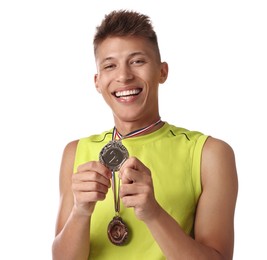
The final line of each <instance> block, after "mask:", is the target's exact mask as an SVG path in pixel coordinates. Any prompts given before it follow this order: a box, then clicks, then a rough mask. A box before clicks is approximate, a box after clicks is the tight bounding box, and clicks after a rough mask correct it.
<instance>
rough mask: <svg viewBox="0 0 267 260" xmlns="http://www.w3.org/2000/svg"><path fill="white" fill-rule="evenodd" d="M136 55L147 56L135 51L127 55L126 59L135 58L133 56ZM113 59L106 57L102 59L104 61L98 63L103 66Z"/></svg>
mask: <svg viewBox="0 0 267 260" xmlns="http://www.w3.org/2000/svg"><path fill="white" fill-rule="evenodd" d="M137 55H143V56H147V54H146V53H145V52H143V51H135V52H132V53H130V54H129V55H128V58H133V57H135V56H137ZM114 59H116V58H114V57H112V56H109V57H106V58H104V59H103V60H102V61H101V62H100V64H103V63H104V62H106V61H111V60H114Z"/></svg>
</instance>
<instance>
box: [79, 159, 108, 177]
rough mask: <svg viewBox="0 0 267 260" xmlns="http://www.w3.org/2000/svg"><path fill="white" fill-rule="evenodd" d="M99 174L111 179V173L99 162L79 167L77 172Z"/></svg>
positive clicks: (87, 163)
mask: <svg viewBox="0 0 267 260" xmlns="http://www.w3.org/2000/svg"><path fill="white" fill-rule="evenodd" d="M86 171H92V172H98V173H99V174H101V175H102V176H104V177H105V178H107V179H110V178H111V171H110V170H109V169H108V168H107V167H105V166H104V165H103V164H102V163H100V162H98V161H90V162H86V163H84V164H81V165H79V166H78V169H77V172H86Z"/></svg>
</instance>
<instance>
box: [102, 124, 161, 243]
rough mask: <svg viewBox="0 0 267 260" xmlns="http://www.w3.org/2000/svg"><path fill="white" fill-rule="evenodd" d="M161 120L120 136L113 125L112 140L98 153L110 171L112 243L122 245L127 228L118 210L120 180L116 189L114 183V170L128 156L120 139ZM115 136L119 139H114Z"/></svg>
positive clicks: (110, 237) (110, 227)
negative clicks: (113, 207)
mask: <svg viewBox="0 0 267 260" xmlns="http://www.w3.org/2000/svg"><path fill="white" fill-rule="evenodd" d="M160 122H161V120H160V119H159V120H158V121H157V122H155V123H153V124H151V125H149V126H147V127H144V128H142V129H139V130H136V131H133V132H131V133H129V134H127V135H126V136H124V137H123V136H122V135H120V134H119V132H117V130H116V128H115V127H114V130H113V137H112V141H110V142H109V143H108V144H107V145H105V146H104V147H103V148H102V150H101V151H100V154H99V161H100V162H101V163H102V164H103V165H105V166H106V167H107V168H108V169H109V170H110V171H111V172H112V189H113V194H114V206H115V214H116V216H115V217H114V218H113V219H112V220H111V222H110V223H109V225H108V230H107V233H108V238H109V240H110V241H111V242H112V243H113V244H114V245H117V246H119V245H123V244H125V242H126V240H127V238H128V228H127V226H126V224H125V222H123V220H122V218H121V217H120V216H119V212H120V199H119V188H120V180H119V183H118V189H117V187H116V186H117V185H116V178H115V172H117V171H119V170H120V168H121V166H122V165H123V163H124V162H125V161H126V160H127V159H128V158H129V153H128V151H127V149H126V147H125V146H124V145H123V144H122V142H121V139H124V138H129V137H133V136H136V135H140V134H142V133H144V132H146V131H148V130H149V129H151V128H152V127H154V126H156V125H158V124H159V123H160ZM116 137H118V138H119V140H116Z"/></svg>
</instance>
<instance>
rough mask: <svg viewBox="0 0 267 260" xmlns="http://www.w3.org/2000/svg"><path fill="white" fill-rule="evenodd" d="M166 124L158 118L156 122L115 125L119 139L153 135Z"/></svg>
mask: <svg viewBox="0 0 267 260" xmlns="http://www.w3.org/2000/svg"><path fill="white" fill-rule="evenodd" d="M163 124H164V122H162V121H161V120H160V117H159V116H158V117H157V118H156V119H154V120H151V119H150V120H147V121H146V122H142V123H140V122H124V123H123V124H115V129H116V132H117V136H118V137H119V138H127V137H131V136H137V135H143V134H149V133H152V132H154V131H156V130H158V129H159V128H161V127H162V125H163Z"/></svg>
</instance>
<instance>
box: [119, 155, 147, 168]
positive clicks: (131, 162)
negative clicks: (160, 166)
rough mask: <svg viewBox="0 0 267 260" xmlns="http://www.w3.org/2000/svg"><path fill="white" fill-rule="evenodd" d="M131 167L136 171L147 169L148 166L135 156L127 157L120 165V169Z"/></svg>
mask: <svg viewBox="0 0 267 260" xmlns="http://www.w3.org/2000/svg"><path fill="white" fill-rule="evenodd" d="M125 168H131V169H134V170H137V171H149V170H148V168H147V167H146V166H145V165H144V164H143V163H142V162H141V161H140V160H139V159H137V158H136V157H130V158H128V159H127V160H126V161H125V162H124V164H123V165H122V167H121V170H124V169H125Z"/></svg>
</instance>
